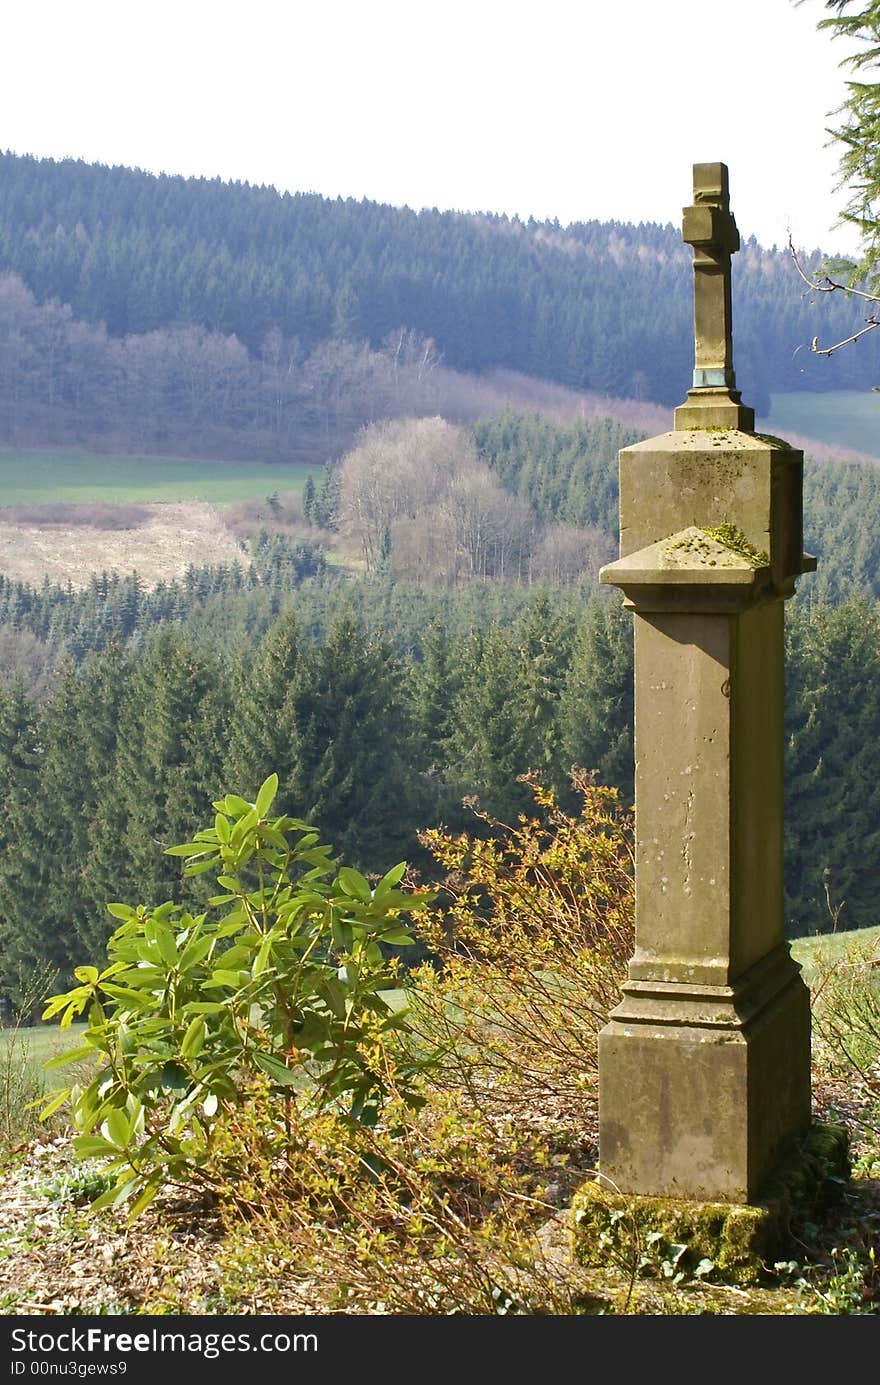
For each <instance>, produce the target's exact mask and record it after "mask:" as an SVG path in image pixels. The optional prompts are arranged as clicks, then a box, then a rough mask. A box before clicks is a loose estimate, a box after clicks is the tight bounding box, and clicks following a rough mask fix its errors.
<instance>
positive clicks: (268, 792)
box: [254, 774, 278, 818]
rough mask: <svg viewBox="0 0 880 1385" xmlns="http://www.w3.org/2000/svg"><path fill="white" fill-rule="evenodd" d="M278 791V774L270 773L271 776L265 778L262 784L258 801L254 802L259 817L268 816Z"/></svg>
mask: <svg viewBox="0 0 880 1385" xmlns="http://www.w3.org/2000/svg"><path fill="white" fill-rule="evenodd" d="M277 792H278V775H277V774H270V775H269V778H268V779H265V780H264V781H263V783H262V784H261V785H260V791H259V793H258V794H257V801H256V803H255V804H254V807H255V808H256V810H257V815H258V817H261V818H264V817H265V816H266V814H267V813H268V812H269V809H270V808H271V806H272V803H273V801H274V798H275V795H276V794H277Z"/></svg>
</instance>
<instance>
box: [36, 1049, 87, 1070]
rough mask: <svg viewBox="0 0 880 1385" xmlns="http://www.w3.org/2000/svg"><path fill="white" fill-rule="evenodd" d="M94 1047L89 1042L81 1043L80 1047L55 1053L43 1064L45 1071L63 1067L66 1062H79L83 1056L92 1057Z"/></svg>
mask: <svg viewBox="0 0 880 1385" xmlns="http://www.w3.org/2000/svg"><path fill="white" fill-rule="evenodd" d="M94 1057H95V1049H94V1048H93V1047H92V1045H91V1044H83V1046H82V1047H81V1048H73V1049H69V1050H68V1051H67V1052H66V1053H56V1055H55V1057H54V1058H47V1059H46V1061H45V1063H44V1064H43V1068H44V1070H45V1071H46V1072H49V1071H51V1069H52V1068H63V1067H66V1065H67V1064H68V1063H81V1062H82V1061H83V1059H84V1058H94Z"/></svg>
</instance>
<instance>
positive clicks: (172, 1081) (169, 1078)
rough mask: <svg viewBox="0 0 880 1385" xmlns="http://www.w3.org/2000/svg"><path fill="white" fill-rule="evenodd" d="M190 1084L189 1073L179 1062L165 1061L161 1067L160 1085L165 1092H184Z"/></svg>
mask: <svg viewBox="0 0 880 1385" xmlns="http://www.w3.org/2000/svg"><path fill="white" fill-rule="evenodd" d="M189 1085H190V1079H189V1073H188V1072H187V1071H186V1069H185V1068H182V1067H181V1066H180V1064H179V1063H166V1064H165V1066H164V1067H163V1069H162V1086H163V1088H164V1089H165V1091H166V1092H185V1091H186V1089H187V1088H188V1087H189Z"/></svg>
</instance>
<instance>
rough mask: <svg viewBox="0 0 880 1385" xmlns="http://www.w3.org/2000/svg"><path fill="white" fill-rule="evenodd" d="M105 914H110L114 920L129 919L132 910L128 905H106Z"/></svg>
mask: <svg viewBox="0 0 880 1385" xmlns="http://www.w3.org/2000/svg"><path fill="white" fill-rule="evenodd" d="M107 913H108V914H112V915H113V917H114V918H115V919H130V918H131V916H132V915H133V913H134V909H132V907H131V905H130V904H108V905H107Z"/></svg>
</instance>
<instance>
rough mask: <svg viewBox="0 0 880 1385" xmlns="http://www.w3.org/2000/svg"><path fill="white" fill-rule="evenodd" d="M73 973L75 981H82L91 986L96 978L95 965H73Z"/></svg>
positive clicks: (96, 970)
mask: <svg viewBox="0 0 880 1385" xmlns="http://www.w3.org/2000/svg"><path fill="white" fill-rule="evenodd" d="M73 974H74V976H75V977H76V979H77V981H82V982H83V983H84V984H85V985H87V986H91V985H93V984H94V982H95V981H97V979H98V968H97V967H74V969H73Z"/></svg>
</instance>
